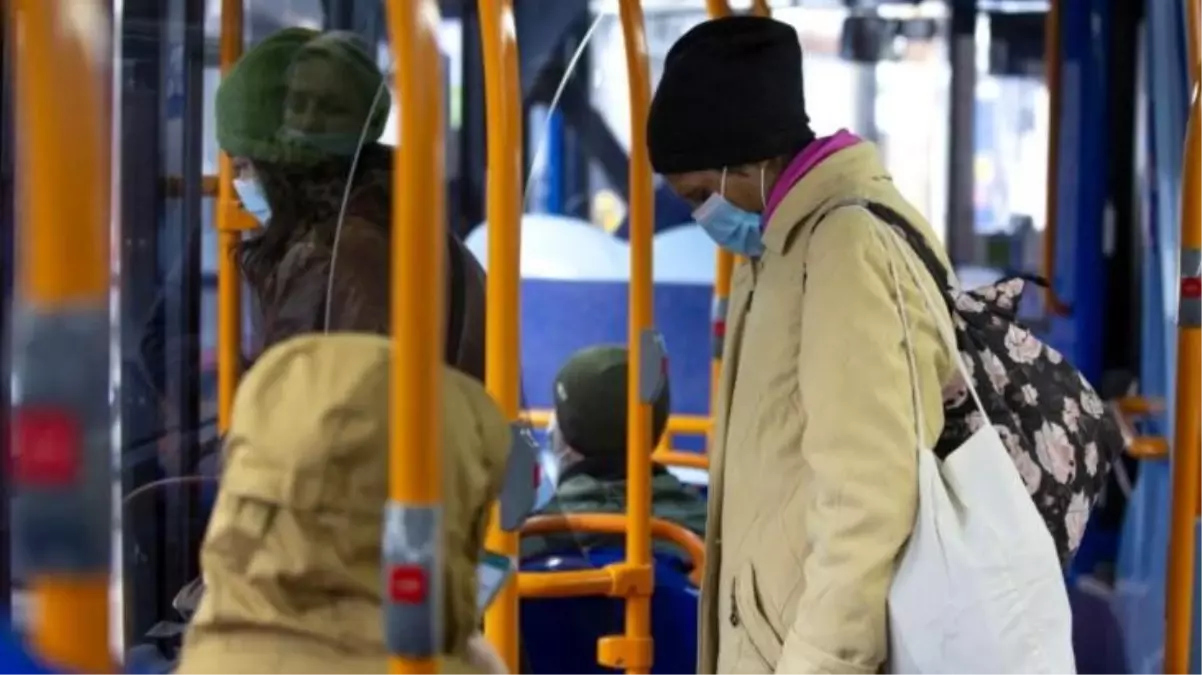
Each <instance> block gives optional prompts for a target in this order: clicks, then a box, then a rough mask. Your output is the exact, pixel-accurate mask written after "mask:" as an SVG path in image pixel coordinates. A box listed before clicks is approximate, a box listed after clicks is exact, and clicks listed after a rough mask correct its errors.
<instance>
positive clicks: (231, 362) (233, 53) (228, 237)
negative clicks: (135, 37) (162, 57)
mask: <svg viewBox="0 0 1202 675" xmlns="http://www.w3.org/2000/svg"><path fill="white" fill-rule="evenodd" d="M242 25H243V24H242V0H221V55H220V56H221V75H222V77H224V76H225V75H226V74H228V73H229V71H230V68H233V67H234V64H235V63H236V62H237V61H238V57H240V56H242V37H243V29H242ZM217 161H218V164H217V429H218V431H220V432H221V433H225V430H226V429H228V428H229V424H230V410H231V409H233V407H234V392H235V391H236V390H237V388H238V376H239V375H240V373H241V370H242V277H241V274H239V265H238V259H237V258H236V255H237V253H238V243H239V242H241V241H242V230H245V229H249V228H251V227H253V226H254V225H253V223H251V222H248V221H249V220H250V219H249V218H247V217H246V214H245V213H244V212H243V211H242V210H241V209H240V208H239V204H238V199H237V197H236V196H235V194H234V183H233V180H234V171H233V163H232V162H231V160H230V156H229V155H227V154H225V153H224V152H222V153H220V155H219V156H218V158H217Z"/></svg>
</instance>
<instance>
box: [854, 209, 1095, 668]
mask: <svg viewBox="0 0 1202 675" xmlns="http://www.w3.org/2000/svg"><path fill="white" fill-rule="evenodd" d="M876 227H877V229H876V231H877V233H878V235H881V238H882V244H884V245H885V246H886V248H888V249H890V250H891V255H890V264H889V269H890V272H891V274H892V275H893V283H894V289H895V291H896V295H895V297H896V298H898V299H900V298H901V297H902V296H901V284H900V282H899V281H898V276H897V275H898V272H897V269H896V267H895V266H894V264H893V261H895V260H897V259H899V258H900V259H901V260H903V261H905V265H906V267H908V268H909V273H910V276H911V277H912V278H913V279H914V280H915V281H916V282H918V287H919V289H921V291H922V294H923V300H924V302H925V304H926V308H927V311H929V312H931V314H932V315H933V317H934V319H935V323H936V325H937V326H938V327H939V332H940V334H941V335H942V336H943V338H944V340H945V342H946V343H947V347H948V350H949V352H950V353H951V354H953V355H955V357H956V362H957V365H958V367H959V368H960V372H961V374H963V375H964V380H965V382H966V383H968V386H969V390H970V391H971V394H972V397H973V399H974V400H975V401H976V404H977V410H978V411H980V413H981V414H982V415H984V414H985V411H984V408H983V407H982V406H981V400H980V398H979V397H978V396H977V392H976V391H974V390H972V378H970V377H969V376H968V371H967V369H966V367H965V365H964V361H963V359H962V358H961V357H960V352H959V349H957V347H956V342H955V338H954V334H953V332H952V327H951V322H950V321H949V319H948V318H947V316H946V312H940V311H937V310H936V304H935V303H934V301H933V300H932V298H931V297H930V294H929V293H928V292H927V290H926V286H925V285H924V284H923V283H922V282H921V279H920V277H919V275H918V271H917V270H916V269H915V266H914V263H913V262H912V261H911V260H910V256H908V255H906V254H905V251H904V250H903V249H902V248H901V247H903V246H908V244H906V243H905V242H904V240H902V239H901V237H900V236H899V235H898V234H897V233H896V232H894V231H893V229H892V228H890V227H888V226H887V225H885V224H883V223H877V224H876ZM898 307H899V312H900V314H901V321H902V326H903V329H904V333H905V344H906V351H907V356H908V358H909V360H910V375H911V377H910V381H911V383H912V388H913V392H912V393H913V396H914V410H915V418H916V423H917V428H918V435H917V438H918V445H919V447H918V448H917V451H918V513H917V517H916V518H915V521H914V531H913V533H912V534H911V535H910V540H909V542H908V543H907V544H906V547H905V550H904V551H903V553H902V556H901V561H900V563H899V565H898V568H897V572H896V576H895V577H894V579H893V586H892V587H891V588H890V590H889V661H890V663H889V668H890V671H891V672H894V673H1075V672H1076V663H1075V660H1074V657H1073V644H1072V610H1071V608H1070V607H1069V601H1068V592H1067V590H1066V588H1065V581H1064V575H1063V572H1062V571H1061V568H1060V560H1059V558H1058V557H1057V554H1056V547H1055V544H1054V543H1053V542H1052V536H1051V534H1050V533H1049V532H1048V530H1047V526H1046V525H1045V524H1044V522H1043V519H1042V518H1041V517H1040V515H1039V512H1038V511H1037V510H1036V508H1035V503H1034V502H1032V501H1031V497H1030V495H1029V494H1027V489H1026V487H1024V485H1023V482H1022V479H1021V478H1020V477H1019V475H1018V469H1017V468H1016V467H1015V466H1014V462H1013V460H1011V459H1010V455H1009V453H1008V452H1007V451H1006V446H1005V445H1004V444H1003V443H1002V439H1001V437H1000V436H999V435H998V432H997V430H996V429H994V427H993V426H992V425H985V426H984V427H982V428H981V429H980V430H979V431H977V432H976V433H975V434H973V435H972V437H971V438H969V439H968V441H967V442H965V443H964V444H963V445H961V446H960V447H959V448H956V450H954V451H953V452H952V453H951V455H949V456H948V458H947V460H946V461H940V460H939V459H938V458H936V456H935V453H934V451H933V450H932V449H931V448H932V447H933V443H932V442H931V441H933V440H934V439H929V440H928V439H926V438H925V437H924V429H925V425H924V424H923V418H922V405H921V401H922V398H921V397H920V396H919V393H918V390H917V388H918V377H917V371H916V369H915V361H914V350H913V345H912V344H911V342H910V326H909V323H910V321H909V318H908V317H907V316H906V310H905V306H904V303H901V302H899V303H898Z"/></svg>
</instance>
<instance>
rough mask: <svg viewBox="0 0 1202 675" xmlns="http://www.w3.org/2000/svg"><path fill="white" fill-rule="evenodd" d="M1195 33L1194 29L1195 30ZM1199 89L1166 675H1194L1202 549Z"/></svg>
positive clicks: (1187, 185)
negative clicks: (1199, 530)
mask: <svg viewBox="0 0 1202 675" xmlns="http://www.w3.org/2000/svg"><path fill="white" fill-rule="evenodd" d="M1191 28H1192V27H1191ZM1198 115H1199V105H1198V86H1197V85H1195V87H1194V96H1193V103H1192V105H1191V107H1190V114H1189V123H1188V125H1187V126H1186V132H1185V156H1184V162H1182V171H1181V270H1180V275H1181V291H1180V293H1181V295H1180V299H1179V300H1178V306H1177V394H1176V401H1175V404H1176V419H1175V424H1174V427H1173V446H1172V455H1171V459H1172V472H1173V501H1172V520H1171V522H1170V525H1169V528H1170V529H1169V561H1168V571H1167V575H1166V576H1167V578H1166V584H1165V591H1166V593H1165V595H1166V597H1165V616H1166V628H1165V647H1164V672H1166V673H1187V672H1189V654H1190V646H1191V641H1192V640H1193V639H1196V638H1197V634H1196V633H1194V631H1193V602H1194V593H1195V592H1196V591H1195V588H1194V574H1195V573H1196V572H1197V568H1196V567H1195V565H1196V561H1195V560H1194V552H1195V547H1196V546H1197V540H1196V531H1195V528H1196V527H1197V522H1198V500H1199V485H1198V481H1199V476H1198V473H1199V471H1200V470H1202V465H1200V462H1199V453H1200V452H1202V424H1200V422H1199V419H1198V417H1199V414H1202V382H1199V371H1202V278H1200V277H1202V207H1200V206H1199V203H1198V199H1199V194H1198V184H1199V182H1202V165H1200V164H1199V163H1200V162H1202V147H1199V143H1202V137H1200V136H1199V129H1198V125H1199V119H1198Z"/></svg>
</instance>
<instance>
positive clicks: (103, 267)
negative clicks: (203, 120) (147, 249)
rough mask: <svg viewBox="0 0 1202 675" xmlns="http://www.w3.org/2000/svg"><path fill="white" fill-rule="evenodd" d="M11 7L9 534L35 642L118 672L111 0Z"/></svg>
mask: <svg viewBox="0 0 1202 675" xmlns="http://www.w3.org/2000/svg"><path fill="white" fill-rule="evenodd" d="M8 7H9V8H10V10H11V11H12V14H10V16H11V18H12V19H13V21H12V25H13V32H12V33H10V36H15V37H17V39H16V56H17V59H16V61H17V70H16V75H17V87H18V89H17V103H18V106H19V107H18V127H17V128H18V130H19V133H18V136H19V137H20V138H21V139H22V141H23V142H22V143H21V144H20V147H19V148H18V154H17V159H18V167H17V184H18V186H19V190H20V193H19V194H20V196H19V200H20V207H19V209H18V210H17V213H18V215H19V219H20V220H19V223H20V229H19V235H18V236H17V237H16V240H17V242H18V245H19V247H20V248H19V251H20V253H19V255H18V256H17V257H16V258H17V260H18V261H19V263H18V264H19V266H20V275H19V277H18V279H19V281H18V284H17V289H18V293H19V301H18V306H17V307H16V312H15V316H14V335H13V342H14V354H15V356H14V364H15V366H16V369H17V370H18V377H20V378H21V382H22V386H21V389H20V392H19V393H18V395H17V398H18V399H19V400H17V401H15V402H14V414H13V416H12V434H13V440H14V443H13V449H14V454H13V458H12V464H11V465H10V466H11V470H12V477H13V488H14V494H13V495H12V497H13V546H14V548H15V552H16V559H17V561H18V564H19V565H21V566H22V567H23V569H19V570H18V574H19V575H20V576H21V577H24V578H25V579H26V580H27V581H28V584H29V589H30V591H31V594H32V601H33V607H32V611H31V616H32V620H31V623H32V625H31V632H32V635H31V638H32V642H33V645H34V648H35V649H36V651H37V653H38V655H39V656H40V657H41V658H43V659H45V660H46V661H47V662H48V663H50V664H53V666H54V667H56V668H59V669H64V670H66V671H75V672H90V673H103V672H113V671H112V668H113V659H112V656H111V654H110V653H109V600H108V597H109V567H110V552H111V540H112V537H111V532H112V521H111V517H112V511H111V503H112V478H111V467H112V457H111V455H110V445H109V440H108V439H109V437H110V434H109V426H110V419H109V413H110V411H109V404H108V394H109V359H108V342H109V336H108V332H109V328H108V324H109V318H108V293H109V256H108V250H109V249H108V246H109V244H108V241H109V227H110V211H109V209H110V201H109V194H110V192H109V191H110V189H111V178H110V165H109V161H110V147H109V143H110V124H109V122H110V119H111V117H110V110H111V108H110V106H111V104H112V98H111V84H112V70H111V60H112V43H111V39H112V28H111V8H110V3H108V2H103V1H102V0H73V1H71V2H67V1H66V0H62V1H60V2H47V1H46V0H14V1H13V2H10V3H8ZM5 386H7V384H6V385H5Z"/></svg>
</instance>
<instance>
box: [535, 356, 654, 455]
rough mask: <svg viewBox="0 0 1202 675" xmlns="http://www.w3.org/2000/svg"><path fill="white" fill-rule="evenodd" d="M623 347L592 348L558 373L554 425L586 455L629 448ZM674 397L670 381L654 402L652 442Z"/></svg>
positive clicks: (554, 393)
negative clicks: (669, 387) (627, 442)
mask: <svg viewBox="0 0 1202 675" xmlns="http://www.w3.org/2000/svg"><path fill="white" fill-rule="evenodd" d="M629 358H630V357H629V352H628V351H627V349H626V347H624V346H621V345H599V346H596V347H587V348H585V349H582V350H580V351H578V352H576V353H575V354H573V355H572V357H571V358H569V359H568V362H567V363H566V364H564V366H563V368H562V369H561V370H560V371H559V374H558V375H556V376H555V390H554V392H553V396H554V400H555V423H556V426H558V427H559V432H560V433H561V434H563V440H564V442H566V443H567V445H568V446H569V447H571V448H572V449H573V450H575V451H577V452H579V453H580V454H581V455H584V456H585V457H606V456H609V457H612V456H620V455H623V454H624V453H625V452H626V427H627V425H626V383H627V381H628V378H627V372H626V366H627V362H628V361H629ZM671 403H672V400H671V395H670V393H669V391H668V386H667V382H665V383H664V387H663V388H662V389H661V390H660V393H659V396H658V397H656V399H655V401H654V402H653V403H652V405H651V444H652V446H654V445H655V444H657V443H659V439H660V437H662V436H663V434H664V430H665V429H666V428H667V426H668V413H669V411H670V410H671V407H672V405H671Z"/></svg>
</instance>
